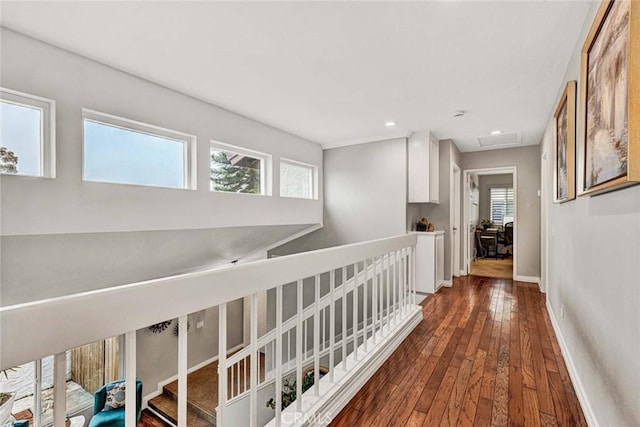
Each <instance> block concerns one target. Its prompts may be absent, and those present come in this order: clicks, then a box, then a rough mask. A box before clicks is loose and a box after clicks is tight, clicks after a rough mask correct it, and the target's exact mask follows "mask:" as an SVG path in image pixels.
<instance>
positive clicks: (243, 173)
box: [210, 142, 270, 195]
mask: <svg viewBox="0 0 640 427" xmlns="http://www.w3.org/2000/svg"><path fill="white" fill-rule="evenodd" d="M210 155H211V163H210V167H211V173H210V188H211V191H224V192H229V193H244V194H265V195H266V194H268V193H269V191H268V185H267V167H268V161H269V158H270V157H269V156H268V155H267V154H263V153H258V152H256V151H252V150H247V149H244V148H240V147H235V146H233V145H228V144H223V143H221V142H212V143H211V151H210Z"/></svg>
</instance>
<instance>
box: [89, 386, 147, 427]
mask: <svg viewBox="0 0 640 427" xmlns="http://www.w3.org/2000/svg"><path fill="white" fill-rule="evenodd" d="M119 382H122V381H114V383H119ZM110 384H113V383H110ZM106 401H107V385H104V386H102V387H100V388H99V389H98V390H97V391H96V393H95V395H94V404H93V417H92V418H91V421H90V422H89V427H124V407H122V408H117V409H112V410H110V411H103V409H104V404H105V402H106ZM141 414H142V381H141V380H139V379H137V380H136V421H137V422H140V415H141Z"/></svg>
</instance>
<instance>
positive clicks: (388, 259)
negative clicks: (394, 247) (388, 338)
mask: <svg viewBox="0 0 640 427" xmlns="http://www.w3.org/2000/svg"><path fill="white" fill-rule="evenodd" d="M386 314H387V333H389V332H390V331H391V253H388V254H387V312H386Z"/></svg>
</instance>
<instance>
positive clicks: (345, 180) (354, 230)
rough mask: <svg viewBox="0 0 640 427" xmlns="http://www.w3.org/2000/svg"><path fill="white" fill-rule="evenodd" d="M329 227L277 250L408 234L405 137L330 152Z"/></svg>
mask: <svg viewBox="0 0 640 427" xmlns="http://www.w3.org/2000/svg"><path fill="white" fill-rule="evenodd" d="M324 179H325V183H324V184H325V185H324V188H325V199H324V203H325V210H324V227H323V228H322V229H321V230H318V231H316V232H314V233H311V234H309V235H308V236H304V237H302V238H300V239H297V240H294V241H293V242H290V243H288V244H286V245H283V246H281V247H279V248H276V249H274V250H272V251H271V252H270V253H271V254H276V255H284V254H290V253H296V252H301V251H308V250H313V249H319V248H325V247H330V246H337V245H344V244H348V243H355V242H362V241H366V240H372V239H378V238H382V237H389V236H395V235H399V234H404V233H405V232H406V227H407V224H406V223H407V211H406V206H407V142H406V139H405V138H399V139H392V140H387V141H379V142H373V143H368V144H360V145H352V146H349V147H341V148H334V149H329V150H325V151H324Z"/></svg>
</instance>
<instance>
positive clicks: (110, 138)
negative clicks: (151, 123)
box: [84, 120, 185, 188]
mask: <svg viewBox="0 0 640 427" xmlns="http://www.w3.org/2000/svg"><path fill="white" fill-rule="evenodd" d="M184 175H185V170H184V142H182V141H176V140H175V139H169V138H163V137H161V136H155V135H149V134H146V133H142V132H136V131H133V130H130V129H123V128H119V127H115V126H110V125H107V124H104V123H97V122H94V121H90V120H85V121H84V179H85V180H87V181H103V182H114V183H122V184H138V185H152V186H159V187H171V188H184V187H185V182H184Z"/></svg>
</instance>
